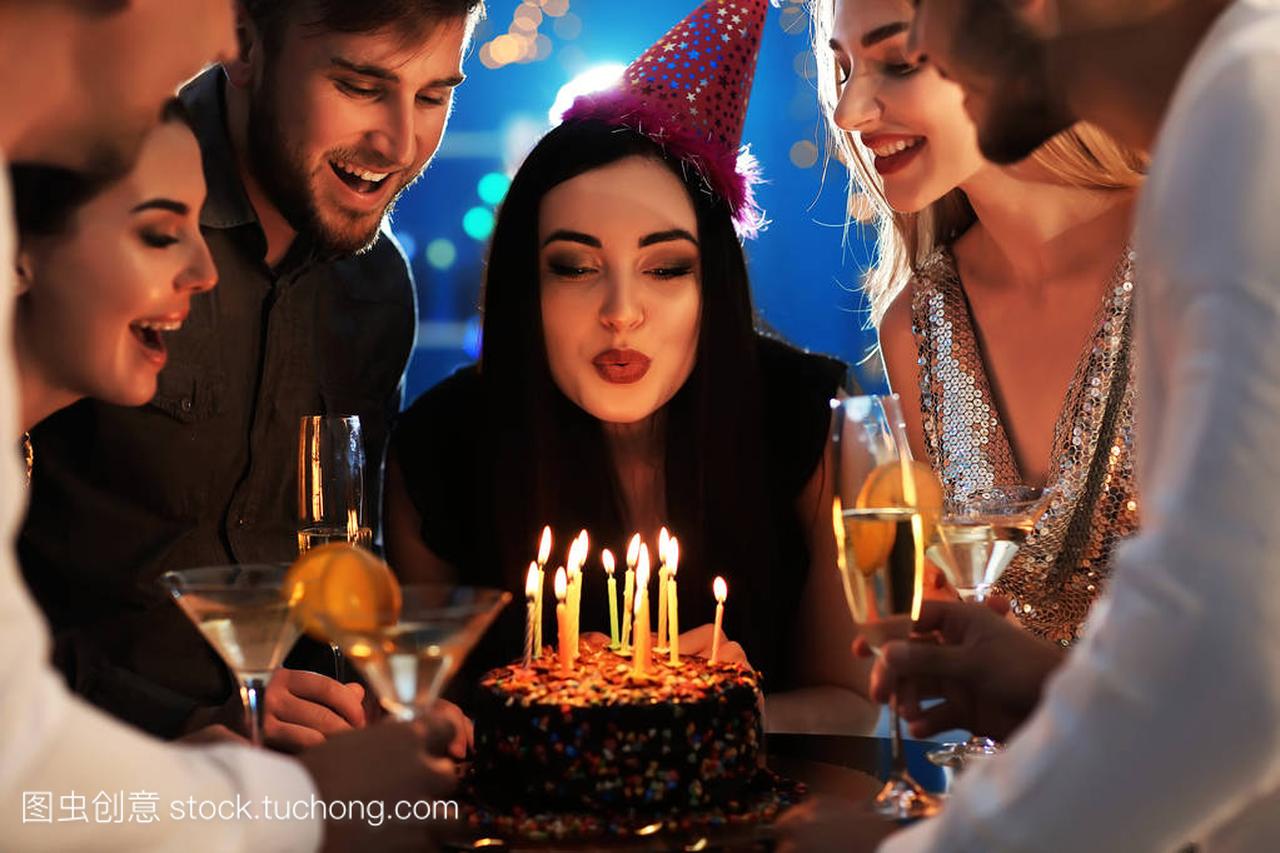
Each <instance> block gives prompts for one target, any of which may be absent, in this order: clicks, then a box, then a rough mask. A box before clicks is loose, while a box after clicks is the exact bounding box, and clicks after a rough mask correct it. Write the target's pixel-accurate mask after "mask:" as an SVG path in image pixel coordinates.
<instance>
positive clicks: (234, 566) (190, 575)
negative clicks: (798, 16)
mask: <svg viewBox="0 0 1280 853" xmlns="http://www.w3.org/2000/svg"><path fill="white" fill-rule="evenodd" d="M291 565H292V564H291V563H285V562H275V563H272V562H262V563H228V564H226V565H219V566H198V567H195V568H190V569H170V570H169V571H167V572H165V573H163V574H162V575H160V576H159V577H158V578H156V582H157V583H158V584H160V585H161V586H163V587H165V588H166V589H168V590H169V591H170V592H177V591H179V589H180V590H181V591H187V590H191V591H196V590H204V589H208V590H225V589H231V588H234V587H236V586H239V584H235V583H227V582H218V581H217V580H214V578H215V577H217V576H218V575H219V574H222V575H227V574H232V575H233V577H240V576H247V575H251V574H258V575H262V576H271V575H274V576H276V577H272V578H271V579H272V580H278V581H279V582H280V583H283V582H284V578H285V575H286V574H288V571H289V568H290V566H291ZM233 573H234V574H233ZM270 585H271V584H270V583H259V584H244V585H243V586H245V587H250V586H259V587H268V586H270Z"/></svg>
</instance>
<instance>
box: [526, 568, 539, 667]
mask: <svg viewBox="0 0 1280 853" xmlns="http://www.w3.org/2000/svg"><path fill="white" fill-rule="evenodd" d="M524 597H525V601H526V602H527V604H526V610H527V611H528V612H527V613H526V615H525V621H524V665H525V667H528V666H529V665H530V664H531V663H533V640H534V636H533V625H534V622H536V621H537V619H538V616H539V615H540V614H539V613H538V611H537V598H538V564H537V563H530V564H529V574H527V575H526V576H525V579H524Z"/></svg>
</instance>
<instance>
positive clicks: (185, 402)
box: [182, 397, 191, 412]
mask: <svg viewBox="0 0 1280 853" xmlns="http://www.w3.org/2000/svg"><path fill="white" fill-rule="evenodd" d="M182 411H184V412H189V411H191V398H190V397H183V398H182Z"/></svg>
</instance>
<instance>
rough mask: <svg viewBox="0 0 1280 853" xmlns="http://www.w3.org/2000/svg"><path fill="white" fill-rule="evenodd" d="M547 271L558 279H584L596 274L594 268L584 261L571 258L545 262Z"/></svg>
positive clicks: (552, 259) (553, 259)
mask: <svg viewBox="0 0 1280 853" xmlns="http://www.w3.org/2000/svg"><path fill="white" fill-rule="evenodd" d="M547 271H548V272H550V273H551V274H552V275H554V276H556V277H558V278H566V279H579V278H586V277H587V276H589V275H592V274H593V273H595V272H596V268H595V267H594V266H592V265H591V264H590V263H589V262H587V261H585V260H577V259H572V258H551V259H549V260H548V261H547Z"/></svg>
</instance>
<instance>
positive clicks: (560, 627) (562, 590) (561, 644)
mask: <svg viewBox="0 0 1280 853" xmlns="http://www.w3.org/2000/svg"><path fill="white" fill-rule="evenodd" d="M568 585H569V581H568V578H566V577H565V573H564V566H561V567H560V568H558V569H556V580H555V587H556V632H557V633H556V650H557V652H558V653H559V655H560V674H561V675H570V674H572V672H573V661H572V659H571V658H570V655H569V652H570V649H569V610H568V608H567V607H566V606H565V603H564V597H565V594H566V593H567V592H568V588H567V587H568Z"/></svg>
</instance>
